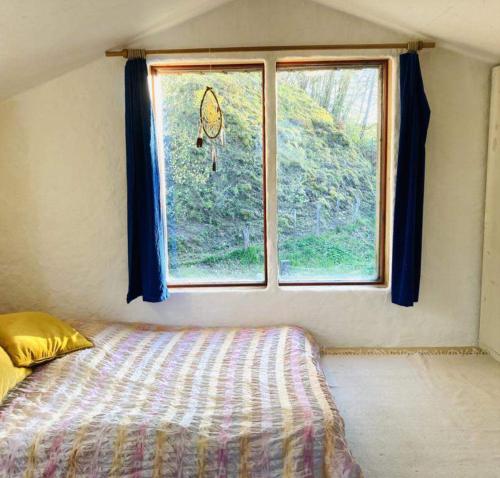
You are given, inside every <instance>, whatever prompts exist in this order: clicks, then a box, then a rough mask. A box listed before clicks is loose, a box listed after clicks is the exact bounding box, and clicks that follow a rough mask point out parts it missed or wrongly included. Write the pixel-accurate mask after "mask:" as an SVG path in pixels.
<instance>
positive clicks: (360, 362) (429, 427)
mask: <svg viewBox="0 0 500 478" xmlns="http://www.w3.org/2000/svg"><path fill="white" fill-rule="evenodd" d="M323 367H324V370H325V374H326V376H327V380H328V383H329V384H330V386H331V390H332V394H333V396H334V398H335V401H336V403H337V406H338V408H339V409H340V412H341V414H342V416H343V417H344V420H345V425H346V434H347V439H348V442H349V444H350V447H351V451H352V453H353V455H354V456H355V457H356V459H357V460H358V462H359V464H360V465H361V467H362V468H363V470H364V473H365V477H366V478H406V477H421V478H427V477H429V478H441V477H446V478H449V477H453V478H482V477H488V478H490V477H491V478H493V477H499V478H500V362H496V361H495V360H493V359H492V358H491V357H489V356H487V355H469V356H463V355H419V354H415V355H382V356H380V355H378V356H377V355H358V356H341V355H330V356H325V357H324V358H323Z"/></svg>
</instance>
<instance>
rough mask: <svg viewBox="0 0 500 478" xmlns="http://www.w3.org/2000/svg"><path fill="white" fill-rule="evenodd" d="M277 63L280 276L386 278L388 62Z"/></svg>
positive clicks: (324, 280) (297, 279)
mask: <svg viewBox="0 0 500 478" xmlns="http://www.w3.org/2000/svg"><path fill="white" fill-rule="evenodd" d="M277 68H278V72H277V83H278V85H277V96H278V98H277V99H278V111H277V122H278V124H277V138H278V157H277V175H278V184H277V188H278V191H277V194H278V256H279V282H280V284H283V285H286V284H329V283H381V282H382V281H383V275H384V228H385V224H384V222H385V221H384V197H385V191H384V188H385V186H384V178H385V133H386V132H385V129H386V126H385V115H386V111H385V110H386V108H385V98H386V95H387V92H386V75H387V72H386V70H387V64H386V62H385V61H365V62H361V63H360V62H335V63H332V62H329V63H327V62H324V63H278V66H277Z"/></svg>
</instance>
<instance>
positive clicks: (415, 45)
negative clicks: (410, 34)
mask: <svg viewBox="0 0 500 478" xmlns="http://www.w3.org/2000/svg"><path fill="white" fill-rule="evenodd" d="M422 48H424V42H423V41H420V40H410V41H409V42H408V48H407V50H408V51H409V52H417V51H419V50H421V49H422Z"/></svg>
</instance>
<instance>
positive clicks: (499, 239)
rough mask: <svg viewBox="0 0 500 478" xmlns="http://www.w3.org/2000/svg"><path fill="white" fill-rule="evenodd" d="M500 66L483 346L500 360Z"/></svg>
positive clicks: (494, 87)
mask: <svg viewBox="0 0 500 478" xmlns="http://www.w3.org/2000/svg"><path fill="white" fill-rule="evenodd" d="M499 161H500V66H497V67H496V68H494V69H493V73H492V81H491V107H490V133H489V141H488V180H487V186H486V211H485V220H484V250H483V281H482V296H481V299H482V300H481V329H480V335H479V343H480V345H481V347H484V348H485V349H487V350H488V351H489V352H490V353H491V354H492V355H494V356H495V357H496V358H497V359H500V294H499V293H498V288H499V283H498V281H499V277H500V168H499V166H498V163H499Z"/></svg>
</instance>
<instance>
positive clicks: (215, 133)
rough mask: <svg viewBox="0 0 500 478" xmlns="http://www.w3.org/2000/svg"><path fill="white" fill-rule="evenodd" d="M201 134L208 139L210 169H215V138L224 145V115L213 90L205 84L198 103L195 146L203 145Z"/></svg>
mask: <svg viewBox="0 0 500 478" xmlns="http://www.w3.org/2000/svg"><path fill="white" fill-rule="evenodd" d="M203 134H205V135H206V136H207V138H208V139H209V140H210V147H211V155H212V171H217V144H216V143H217V138H219V141H220V145H221V146H224V116H223V115H222V110H221V109H220V105H219V100H218V99H217V95H216V94H215V93H214V90H213V89H212V88H211V87H210V86H207V87H206V89H205V93H203V97H202V99H201V103H200V125H199V127H198V139H197V140H196V146H197V147H198V148H201V147H202V146H203Z"/></svg>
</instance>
